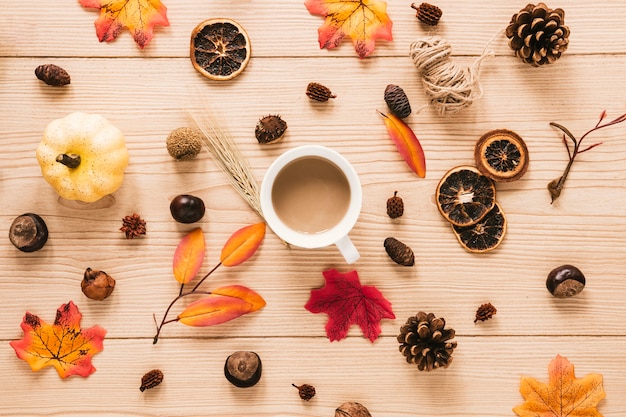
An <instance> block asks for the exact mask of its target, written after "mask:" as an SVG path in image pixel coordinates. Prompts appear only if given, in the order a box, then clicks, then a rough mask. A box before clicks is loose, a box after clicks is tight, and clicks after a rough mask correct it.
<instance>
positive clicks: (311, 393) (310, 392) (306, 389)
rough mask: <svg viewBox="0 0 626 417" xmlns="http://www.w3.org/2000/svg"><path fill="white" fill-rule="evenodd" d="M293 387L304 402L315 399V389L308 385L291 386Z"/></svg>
mask: <svg viewBox="0 0 626 417" xmlns="http://www.w3.org/2000/svg"><path fill="white" fill-rule="evenodd" d="M291 385H293V386H294V387H296V388H298V395H299V396H300V398H302V399H303V400H304V401H309V400H310V399H311V398H313V397H315V387H314V386H313V385H309V384H302V385H296V384H291Z"/></svg>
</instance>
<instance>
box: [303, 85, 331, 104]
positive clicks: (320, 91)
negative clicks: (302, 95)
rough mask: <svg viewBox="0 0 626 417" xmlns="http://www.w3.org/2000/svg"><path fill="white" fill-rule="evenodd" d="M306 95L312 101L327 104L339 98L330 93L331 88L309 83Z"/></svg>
mask: <svg viewBox="0 0 626 417" xmlns="http://www.w3.org/2000/svg"><path fill="white" fill-rule="evenodd" d="M306 95H307V97H308V98H310V99H311V100H315V101H320V102H325V101H328V100H329V99H331V98H336V97H337V96H336V95H335V94H333V92H332V91H330V88H328V87H326V86H324V85H322V84H320V83H309V85H307V87H306Z"/></svg>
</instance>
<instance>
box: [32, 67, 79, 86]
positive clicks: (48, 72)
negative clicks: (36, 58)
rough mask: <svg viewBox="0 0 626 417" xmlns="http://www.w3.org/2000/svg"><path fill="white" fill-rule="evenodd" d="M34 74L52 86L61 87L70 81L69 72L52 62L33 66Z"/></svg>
mask: <svg viewBox="0 0 626 417" xmlns="http://www.w3.org/2000/svg"><path fill="white" fill-rule="evenodd" d="M35 76H36V77H37V78H38V79H40V80H41V81H43V82H44V83H46V84H48V85H50V86H52V87H63V86H64V85H68V84H69V83H70V81H71V79H70V74H68V72H67V71H65V70H64V69H63V68H61V67H59V66H58V65H54V64H44V65H39V66H38V67H37V68H35Z"/></svg>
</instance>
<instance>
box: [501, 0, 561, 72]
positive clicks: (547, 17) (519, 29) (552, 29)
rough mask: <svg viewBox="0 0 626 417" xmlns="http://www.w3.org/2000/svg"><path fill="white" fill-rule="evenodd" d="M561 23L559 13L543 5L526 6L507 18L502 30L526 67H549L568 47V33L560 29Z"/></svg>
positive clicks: (559, 11)
mask: <svg viewBox="0 0 626 417" xmlns="http://www.w3.org/2000/svg"><path fill="white" fill-rule="evenodd" d="M564 19H565V12H564V11H563V9H560V8H559V9H554V10H553V9H550V8H549V7H548V6H546V5H545V4H544V3H539V4H537V5H536V6H535V5H534V4H528V5H527V6H526V7H524V8H523V9H522V10H520V11H519V12H518V13H516V14H514V15H513V17H511V22H510V23H509V26H508V27H507V28H506V37H507V38H509V46H510V47H511V48H512V49H513V50H514V51H515V54H516V55H517V56H518V57H519V58H520V59H521V60H522V61H524V62H526V63H528V64H531V65H533V66H539V65H543V64H551V63H553V62H554V61H556V60H557V59H559V58H560V57H561V54H562V53H563V52H565V51H566V50H567V45H568V44H569V39H568V37H569V34H570V30H569V28H568V27H567V26H565V25H564Z"/></svg>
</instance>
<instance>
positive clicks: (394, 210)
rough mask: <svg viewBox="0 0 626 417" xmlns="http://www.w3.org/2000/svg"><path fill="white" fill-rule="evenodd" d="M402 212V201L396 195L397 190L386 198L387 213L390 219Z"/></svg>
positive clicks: (395, 217) (400, 214)
mask: <svg viewBox="0 0 626 417" xmlns="http://www.w3.org/2000/svg"><path fill="white" fill-rule="evenodd" d="M403 214H404V201H402V198H400V197H398V192H397V191H394V192H393V197H390V198H389V199H387V215H388V216H389V217H391V218H392V219H397V218H398V217H400V216H402V215H403Z"/></svg>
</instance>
